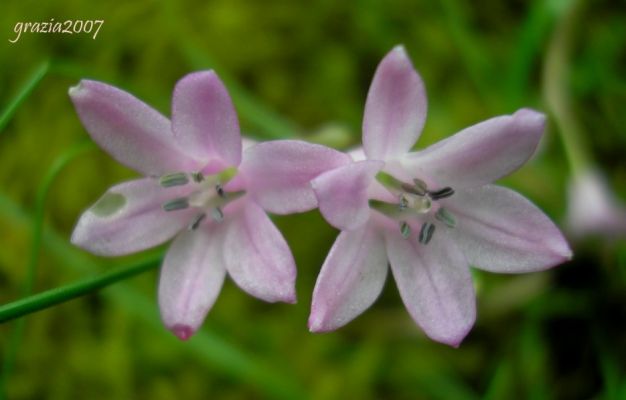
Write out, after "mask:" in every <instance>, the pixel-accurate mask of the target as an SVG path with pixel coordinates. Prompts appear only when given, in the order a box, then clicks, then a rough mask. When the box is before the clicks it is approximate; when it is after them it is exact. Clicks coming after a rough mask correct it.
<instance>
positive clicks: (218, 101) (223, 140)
mask: <svg viewBox="0 0 626 400" xmlns="http://www.w3.org/2000/svg"><path fill="white" fill-rule="evenodd" d="M172 128H173V130H174V135H175V136H176V138H177V139H178V141H179V143H180V144H181V146H182V147H183V148H184V149H185V150H186V151H187V152H188V153H189V154H193V155H194V156H196V157H197V158H200V159H203V160H205V161H207V162H211V163H212V164H215V163H216V162H217V163H220V164H221V166H222V168H223V167H228V166H237V165H239V163H240V162H241V134H240V131H239V120H238V119H237V113H236V112H235V106H234V105H233V102H232V100H231V99H230V95H229V94H228V91H227V90H226V88H225V87H224V84H223V83H222V81H220V79H219V78H218V76H217V75H216V74H215V72H214V71H201V72H194V73H191V74H189V75H186V76H184V77H183V78H182V79H181V80H180V81H178V83H177V84H176V87H175V88H174V95H173V98H172Z"/></svg>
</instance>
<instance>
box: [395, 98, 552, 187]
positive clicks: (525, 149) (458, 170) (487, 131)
mask: <svg viewBox="0 0 626 400" xmlns="http://www.w3.org/2000/svg"><path fill="white" fill-rule="evenodd" d="M545 120H546V118H545V115H543V114H541V113H538V112H536V111H533V110H529V109H521V110H519V111H517V112H516V113H515V114H513V115H503V116H499V117H495V118H491V119H488V120H486V121H483V122H481V123H479V124H476V125H473V126H470V127H469V128H466V129H463V130H462V131H460V132H459V133H457V134H456V135H454V136H451V137H449V138H447V139H444V140H442V141H440V142H438V143H435V144H434V145H432V146H430V147H428V148H426V149H425V150H422V151H419V152H416V153H411V154H408V155H407V156H405V157H404V159H403V163H404V165H405V167H406V168H407V169H409V170H410V171H411V172H412V173H413V174H414V175H415V176H420V175H424V176H427V177H429V178H431V179H435V180H436V181H437V182H438V183H439V184H440V185H442V186H451V187H453V188H454V189H455V190H458V189H461V188H467V187H477V186H482V185H485V184H488V183H491V182H494V181H496V180H497V179H499V178H501V177H503V176H506V175H508V174H510V173H511V172H513V171H515V170H516V169H518V168H519V167H520V166H522V165H523V164H524V163H525V162H526V161H528V159H529V158H530V156H531V155H532V154H533V153H534V151H535V149H536V148H537V145H538V144H539V140H540V139H541V135H542V134H543V131H544V127H545Z"/></svg>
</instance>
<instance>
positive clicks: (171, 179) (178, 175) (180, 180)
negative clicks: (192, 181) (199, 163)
mask: <svg viewBox="0 0 626 400" xmlns="http://www.w3.org/2000/svg"><path fill="white" fill-rule="evenodd" d="M188 182H189V178H187V174H186V173H184V172H175V173H173V174H167V175H163V176H161V177H160V178H159V185H161V186H163V187H165V188H167V187H172V186H182V185H186V184H187V183H188Z"/></svg>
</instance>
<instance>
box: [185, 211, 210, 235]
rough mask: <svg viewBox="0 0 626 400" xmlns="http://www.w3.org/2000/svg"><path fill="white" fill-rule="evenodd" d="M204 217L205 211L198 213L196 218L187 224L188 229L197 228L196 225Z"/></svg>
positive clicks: (198, 224) (193, 229)
mask: <svg viewBox="0 0 626 400" xmlns="http://www.w3.org/2000/svg"><path fill="white" fill-rule="evenodd" d="M205 217H206V214H205V213H202V214H198V215H197V216H196V218H195V219H194V220H193V222H192V223H191V224H190V225H189V230H190V231H195V230H196V229H198V227H199V226H200V222H202V220H204V218H205Z"/></svg>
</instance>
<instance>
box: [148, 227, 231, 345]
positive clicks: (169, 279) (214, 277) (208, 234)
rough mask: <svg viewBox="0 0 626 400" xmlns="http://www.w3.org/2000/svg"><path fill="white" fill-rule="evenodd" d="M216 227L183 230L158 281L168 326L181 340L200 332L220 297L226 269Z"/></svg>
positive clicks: (169, 253)
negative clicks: (199, 329) (218, 296)
mask: <svg viewBox="0 0 626 400" xmlns="http://www.w3.org/2000/svg"><path fill="white" fill-rule="evenodd" d="M221 228H222V227H220V226H217V225H216V224H204V225H203V226H202V227H201V228H200V229H197V230H195V231H188V230H186V231H183V232H182V233H181V234H180V235H178V237H177V238H176V240H174V242H173V243H172V245H171V246H170V248H169V249H168V251H167V254H166V256H165V260H164V261H163V266H162V267H161V276H160V279H159V307H160V309H161V319H162V320H163V323H164V324H165V326H166V327H167V328H168V329H169V330H171V331H172V332H173V333H174V334H175V335H176V336H178V337H179V338H180V339H182V340H186V339H188V338H189V337H190V336H191V335H192V334H193V333H194V332H196V331H197V330H198V328H199V327H200V325H202V322H203V321H204V318H205V317H206V315H207V313H208V312H209V310H210V309H211V307H212V306H213V303H215V299H216V298H217V295H218V294H219V292H220V290H221V288H222V283H223V282H224V276H225V275H226V269H225V267H224V262H223V260H222V251H221V248H222V244H223V241H222V239H223V238H222V236H223V234H222V232H221V231H223V230H224V229H221Z"/></svg>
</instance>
